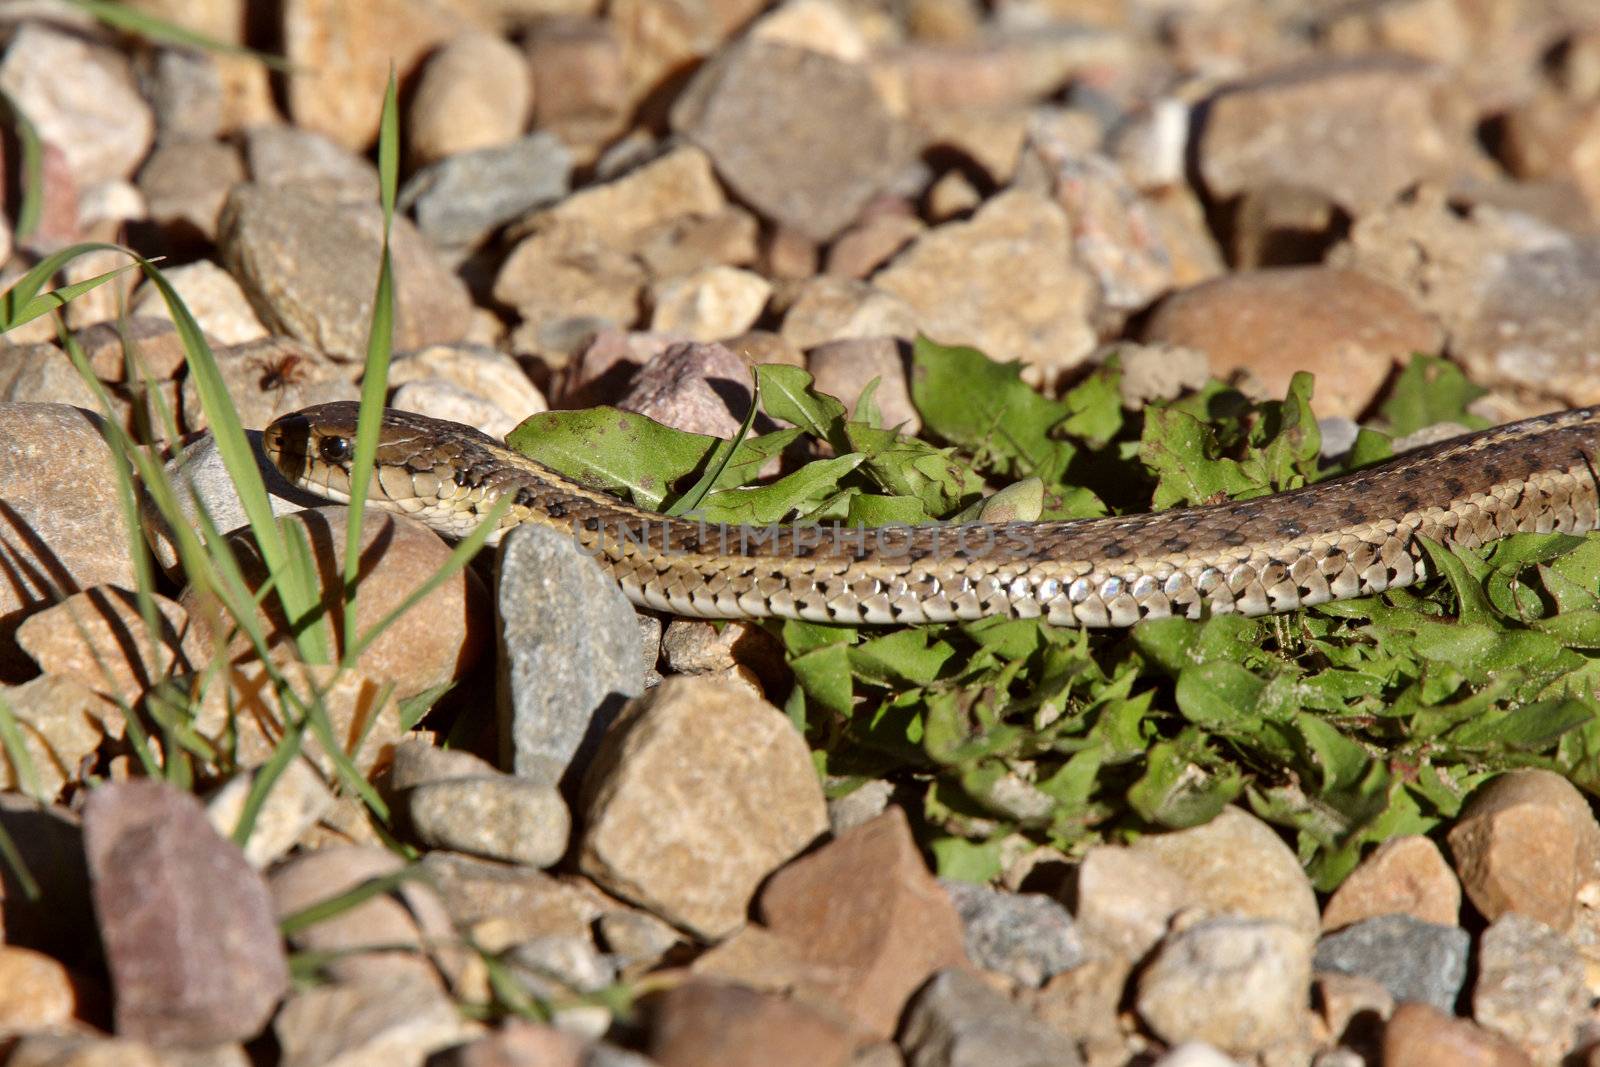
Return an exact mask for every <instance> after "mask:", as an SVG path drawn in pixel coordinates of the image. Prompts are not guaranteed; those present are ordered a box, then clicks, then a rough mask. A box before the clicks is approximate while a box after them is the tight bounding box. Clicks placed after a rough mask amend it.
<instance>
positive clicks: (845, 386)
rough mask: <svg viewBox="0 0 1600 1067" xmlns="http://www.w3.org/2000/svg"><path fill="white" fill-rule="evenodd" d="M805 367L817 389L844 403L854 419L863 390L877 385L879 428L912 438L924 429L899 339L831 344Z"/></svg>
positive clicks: (822, 347)
mask: <svg viewBox="0 0 1600 1067" xmlns="http://www.w3.org/2000/svg"><path fill="white" fill-rule="evenodd" d="M806 367H807V369H808V370H810V371H811V376H812V378H814V379H815V382H816V387H817V389H818V390H819V391H820V392H824V393H827V394H828V395H830V396H836V397H838V398H839V399H841V400H843V401H844V403H845V407H846V409H847V410H848V411H849V413H850V417H851V418H856V417H857V412H856V402H857V401H858V400H859V399H860V397H861V393H862V390H864V389H865V388H866V387H867V385H868V384H869V383H871V382H873V381H876V382H877V383H878V384H877V387H876V388H875V389H874V390H873V393H872V402H873V403H874V404H875V405H876V406H877V408H878V413H879V415H880V416H882V419H881V421H880V423H879V425H881V426H884V427H894V428H896V429H898V430H899V431H900V432H901V433H903V434H909V435H915V434H916V432H917V431H918V430H919V429H921V428H922V416H921V415H919V414H917V409H916V407H915V406H913V405H912V403H911V388H910V385H909V384H908V383H907V381H906V363H905V356H904V354H903V352H902V349H901V345H900V342H899V341H897V340H896V339H894V338H892V337H853V338H847V339H845V340H843V341H829V342H828V343H826V344H821V345H818V346H817V347H816V348H813V349H812V350H811V351H810V353H808V355H807V357H806Z"/></svg>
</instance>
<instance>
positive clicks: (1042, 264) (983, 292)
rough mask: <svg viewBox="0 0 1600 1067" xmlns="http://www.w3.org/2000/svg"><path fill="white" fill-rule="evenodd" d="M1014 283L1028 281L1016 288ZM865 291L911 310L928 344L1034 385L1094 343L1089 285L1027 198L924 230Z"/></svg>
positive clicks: (1043, 203) (1056, 229) (1033, 198)
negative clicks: (973, 355)
mask: <svg viewBox="0 0 1600 1067" xmlns="http://www.w3.org/2000/svg"><path fill="white" fill-rule="evenodd" d="M1017 277H1026V278H1030V279H1032V282H1031V284H1030V285H1029V286H1027V287H1026V288H1025V289H1022V288H1018V287H1017V286H1016V285H1014V284H1011V281H1010V280H1011V279H1014V278H1017ZM873 285H874V286H875V287H877V288H878V289H881V290H883V291H885V292H888V293H891V294H893V295H895V296H898V297H900V298H901V299H903V300H904V301H905V302H906V303H908V304H909V305H911V307H912V309H913V311H914V312H915V313H916V316H917V323H918V325H919V326H920V328H921V329H922V330H923V332H925V333H927V334H928V335H929V336H931V337H933V338H934V339H935V340H937V341H939V342H941V343H943V344H970V345H973V346H975V347H977V348H979V349H981V350H982V351H983V352H984V353H985V354H986V355H988V356H989V357H990V358H991V359H996V360H1000V361H1010V360H1021V361H1022V362H1024V363H1027V364H1029V366H1030V368H1031V370H1032V372H1033V375H1034V377H1035V378H1036V379H1044V380H1051V381H1053V380H1054V379H1055V377H1056V376H1057V375H1058V374H1060V373H1062V372H1064V371H1067V370H1070V369H1071V368H1073V367H1075V366H1077V365H1078V364H1079V363H1081V362H1082V361H1083V360H1084V358H1085V357H1087V356H1088V354H1089V352H1090V351H1091V349H1092V348H1093V347H1094V342H1095V333H1094V330H1093V328H1092V327H1091V325H1090V323H1089V316H1090V314H1091V312H1092V311H1093V308H1094V302H1095V291H1094V285H1093V282H1092V280H1091V279H1090V277H1089V275H1087V274H1086V273H1084V272H1083V271H1082V270H1081V269H1080V268H1079V267H1077V266H1076V265H1075V264H1074V263H1073V260H1072V240H1071V232H1070V227H1069V224H1068V219H1067V215H1066V213H1065V212H1064V211H1062V210H1061V208H1060V207H1059V206H1057V205H1056V204H1055V203H1053V202H1051V201H1049V200H1047V199H1045V198H1044V197H1042V196H1039V195H1038V194H1036V193H1029V192H1024V191H1021V190H1012V191H1009V192H1005V193H1002V194H1000V195H999V196H996V197H994V198H993V199H991V200H989V201H988V202H986V203H985V204H984V205H983V207H982V208H980V209H979V210H978V212H977V214H975V215H974V216H973V217H972V218H971V220H969V221H966V222H950V223H946V224H944V225H942V226H936V227H934V228H933V229H931V230H929V231H928V232H927V233H925V234H923V235H922V236H921V237H919V238H917V239H916V241H914V242H913V243H912V244H911V246H910V247H909V248H907V249H906V250H905V251H904V252H902V253H900V254H899V255H898V256H896V257H895V258H894V261H893V262H892V263H890V264H889V266H888V267H886V268H884V269H883V270H881V271H879V272H878V273H877V274H876V275H875V276H874V277H873ZM791 314H793V312H792V311H791ZM785 325H786V326H787V323H786V324H785ZM786 332H787V331H786ZM880 332H883V331H880ZM822 340H833V338H831V337H827V338H822ZM802 347H809V346H808V345H807V346H802Z"/></svg>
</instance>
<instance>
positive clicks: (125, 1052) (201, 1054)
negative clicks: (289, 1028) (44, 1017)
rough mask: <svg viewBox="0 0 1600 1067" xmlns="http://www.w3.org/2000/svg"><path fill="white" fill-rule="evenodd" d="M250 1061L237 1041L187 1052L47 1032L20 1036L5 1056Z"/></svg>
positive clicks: (70, 1063) (86, 1064)
mask: <svg viewBox="0 0 1600 1067" xmlns="http://www.w3.org/2000/svg"><path fill="white" fill-rule="evenodd" d="M186 1052H189V1053H190V1054H189V1055H185V1053H186ZM249 1062H250V1061H249V1058H248V1057H247V1056H245V1054H244V1049H243V1048H242V1047H240V1046H239V1045H211V1046H207V1047H206V1048H204V1049H201V1050H198V1051H195V1052H190V1050H184V1049H156V1048H153V1047H152V1046H150V1045H147V1044H145V1043H144V1042H142V1041H130V1040H126V1039H123V1038H114V1037H98V1036H94V1035H93V1034H82V1033H49V1032H45V1033H36V1034H29V1035H27V1036H26V1037H23V1038H22V1039H21V1040H19V1041H17V1043H16V1046H15V1049H14V1050H13V1051H12V1052H11V1055H10V1056H8V1057H7V1058H6V1064H7V1067H11V1065H13V1064H16V1065H19V1067H173V1065H174V1064H182V1065H184V1067H192V1065H196V1064H203V1065H204V1067H249Z"/></svg>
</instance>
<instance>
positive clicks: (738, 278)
mask: <svg viewBox="0 0 1600 1067" xmlns="http://www.w3.org/2000/svg"><path fill="white" fill-rule="evenodd" d="M771 295H772V283H771V282H769V281H767V280H766V279H765V278H763V277H761V275H759V274H756V273H755V272H754V271H748V270H740V269H739V268H737V267H723V266H718V267H707V268H705V269H703V270H699V271H696V272H694V273H693V274H689V275H685V276H683V277H679V278H672V279H669V280H667V281H665V282H661V283H660V284H658V285H656V286H655V287H654V288H653V289H652V291H651V294H650V302H651V304H652V305H653V308H654V310H653V311H652V312H651V316H650V329H652V330H655V331H657V332H659V333H669V334H677V335H680V336H683V337H687V338H688V339H690V340H692V341H717V340H721V339H722V338H724V337H735V336H737V335H739V334H741V333H743V332H744V331H745V330H748V329H749V328H750V327H751V326H754V325H755V322H756V320H757V319H758V318H760V316H761V312H762V310H763V309H765V307H766V306H767V298H768V297H769V296H771Z"/></svg>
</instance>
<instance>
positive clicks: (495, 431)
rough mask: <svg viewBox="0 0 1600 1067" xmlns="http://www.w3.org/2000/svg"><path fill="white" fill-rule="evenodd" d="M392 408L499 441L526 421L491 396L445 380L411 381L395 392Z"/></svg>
mask: <svg viewBox="0 0 1600 1067" xmlns="http://www.w3.org/2000/svg"><path fill="white" fill-rule="evenodd" d="M389 407H391V408H395V409H396V410H399V411H415V412H417V413H418V414H422V415H427V416H430V417H432V418H435V419H444V420H445V421H447V422H459V423H462V424H463V425H466V426H471V427H472V428H473V429H476V430H482V431H483V432H484V433H486V434H488V435H489V436H490V437H498V438H504V437H505V435H506V434H508V433H510V432H511V431H512V430H514V429H516V428H517V424H518V423H519V422H521V421H522V420H521V419H514V418H512V417H511V416H509V415H507V414H506V413H505V412H504V411H502V410H501V409H500V408H499V407H497V406H496V405H495V403H494V401H492V400H490V399H489V398H488V397H485V396H482V395H480V394H478V393H474V392H472V391H471V390H469V389H463V388H462V387H461V386H459V385H457V384H456V383H454V382H451V381H446V380H445V379H443V378H417V379H415V380H414V381H409V382H407V383H406V384H404V385H402V386H401V387H400V388H398V389H396V390H395V391H394V395H393V396H391V397H390V398H389Z"/></svg>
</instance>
